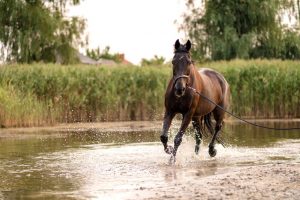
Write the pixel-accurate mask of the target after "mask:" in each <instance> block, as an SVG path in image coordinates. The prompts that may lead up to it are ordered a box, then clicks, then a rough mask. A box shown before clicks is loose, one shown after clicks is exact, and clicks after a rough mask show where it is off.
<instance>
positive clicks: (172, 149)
mask: <svg viewBox="0 0 300 200" xmlns="http://www.w3.org/2000/svg"><path fill="white" fill-rule="evenodd" d="M173 151H174V148H173V147H172V146H168V147H167V148H166V149H165V152H166V153H167V154H173Z"/></svg>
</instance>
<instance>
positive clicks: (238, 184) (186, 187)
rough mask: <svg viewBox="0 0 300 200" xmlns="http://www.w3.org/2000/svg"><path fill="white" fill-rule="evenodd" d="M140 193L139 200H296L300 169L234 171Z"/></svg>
mask: <svg viewBox="0 0 300 200" xmlns="http://www.w3.org/2000/svg"><path fill="white" fill-rule="evenodd" d="M141 190H145V192H141V193H137V194H136V197H137V198H140V197H142V198H141V199H231V200H232V199H278V200H280V199H295V200H296V199H300V165H299V164H286V163H278V164H269V165H262V166H252V167H244V168H237V169H234V170H232V171H228V172H226V173H224V174H218V175H211V176H207V177H203V178H199V179H188V180H174V181H173V182H172V183H171V184H168V185H167V186H166V187H161V188H155V189H154V188H141ZM144 193H145V194H144ZM145 196H147V197H145ZM132 199H134V198H132Z"/></svg>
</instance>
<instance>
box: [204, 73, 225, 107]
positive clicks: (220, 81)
mask: <svg viewBox="0 0 300 200" xmlns="http://www.w3.org/2000/svg"><path fill="white" fill-rule="evenodd" d="M198 72H199V74H200V76H201V78H202V80H203V81H204V83H203V85H204V88H206V90H209V91H206V92H209V93H211V92H212V91H214V90H215V88H220V92H221V98H220V100H221V101H222V102H219V103H222V104H226V105H224V106H225V107H227V104H229V95H230V91H229V84H228V82H227V81H226V79H225V78H224V76H223V75H222V74H220V73H219V72H217V71H215V70H213V69H209V68H201V69H200V70H199V71H198Z"/></svg>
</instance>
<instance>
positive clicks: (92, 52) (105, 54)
mask: <svg viewBox="0 0 300 200" xmlns="http://www.w3.org/2000/svg"><path fill="white" fill-rule="evenodd" d="M109 51H110V47H109V46H106V47H105V48H104V50H103V51H102V52H101V51H100V47H98V48H96V49H87V50H86V55H87V56H88V57H90V58H92V59H94V60H99V59H101V58H103V59H107V60H113V61H115V62H116V63H121V62H122V61H123V60H122V57H121V54H119V53H110V52H109Z"/></svg>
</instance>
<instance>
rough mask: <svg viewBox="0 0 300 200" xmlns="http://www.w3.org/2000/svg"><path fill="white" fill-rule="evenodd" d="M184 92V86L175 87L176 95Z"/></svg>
mask: <svg viewBox="0 0 300 200" xmlns="http://www.w3.org/2000/svg"><path fill="white" fill-rule="evenodd" d="M184 92H185V88H183V87H182V88H178V89H176V91H175V94H176V96H182V95H183V94H184Z"/></svg>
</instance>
